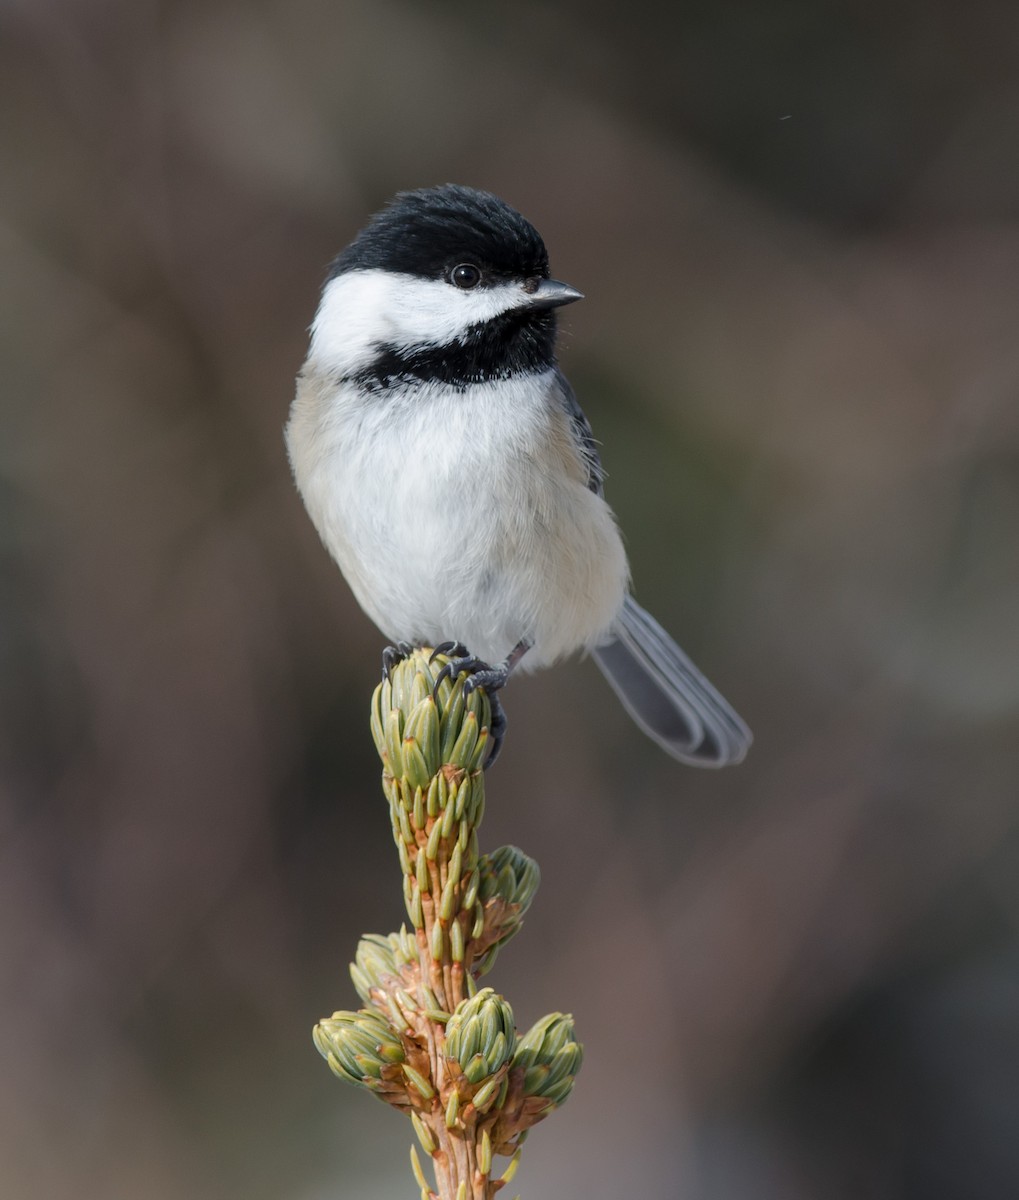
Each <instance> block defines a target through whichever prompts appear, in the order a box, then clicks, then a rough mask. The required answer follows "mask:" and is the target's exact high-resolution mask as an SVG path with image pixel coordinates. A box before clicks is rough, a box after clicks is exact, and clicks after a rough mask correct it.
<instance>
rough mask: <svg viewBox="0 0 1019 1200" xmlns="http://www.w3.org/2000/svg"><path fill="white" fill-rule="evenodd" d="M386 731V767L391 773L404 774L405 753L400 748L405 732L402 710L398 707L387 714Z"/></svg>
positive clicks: (384, 756)
mask: <svg viewBox="0 0 1019 1200" xmlns="http://www.w3.org/2000/svg"><path fill="white" fill-rule="evenodd" d="M384 732H385V738H386V750H385V754H384V755H383V760H384V761H385V764H386V767H387V768H388V770H389V774H390V775H402V774H403V754H402V752H401V749H400V742H401V739H402V734H403V721H402V719H401V716H400V710H399V709H397V708H394V709H392V711H391V712H390V713H389V714H388V715H387V717H386V721H385V725H384Z"/></svg>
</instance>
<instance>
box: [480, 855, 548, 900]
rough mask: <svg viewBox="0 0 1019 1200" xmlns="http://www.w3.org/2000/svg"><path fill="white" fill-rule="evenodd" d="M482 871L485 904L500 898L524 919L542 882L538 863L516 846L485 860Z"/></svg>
mask: <svg viewBox="0 0 1019 1200" xmlns="http://www.w3.org/2000/svg"><path fill="white" fill-rule="evenodd" d="M478 869H479V870H480V872H481V883H480V895H481V898H482V900H491V899H493V898H496V897H497V898H498V899H500V900H502V901H504V902H505V903H506V904H513V905H516V906H517V907H518V909H519V913H518V916H519V917H523V915H524V913H525V912H526V911H527V909H528V908H529V907H530V905H531V901H532V900H533V899H534V895H535V893H536V892H537V890H538V884H539V883H540V882H541V872H540V871H539V870H538V864H537V863H536V862H535V861H534V859H533V858H529V857H528V856H527V855H526V854H525V853H524V852H523V850H518V849H517V847H516V846H500V847H499V849H498V850H493V851H492V853H491V854H484V855H482V856H481V858H480V859H479V860H478Z"/></svg>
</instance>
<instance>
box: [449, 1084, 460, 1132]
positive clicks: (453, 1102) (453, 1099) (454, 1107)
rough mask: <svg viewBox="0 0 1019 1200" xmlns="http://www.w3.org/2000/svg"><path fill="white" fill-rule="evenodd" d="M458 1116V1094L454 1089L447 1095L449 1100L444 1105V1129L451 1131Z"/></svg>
mask: <svg viewBox="0 0 1019 1200" xmlns="http://www.w3.org/2000/svg"><path fill="white" fill-rule="evenodd" d="M459 1115H460V1094H459V1092H457V1090H456V1089H455V1088H454V1089H453V1091H451V1092H450V1094H449V1100H448V1101H447V1103H446V1128H447V1129H452V1128H453V1127H454V1126H455V1125H456V1120H457V1117H458V1116H459Z"/></svg>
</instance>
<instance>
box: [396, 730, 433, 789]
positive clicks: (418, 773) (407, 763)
mask: <svg viewBox="0 0 1019 1200" xmlns="http://www.w3.org/2000/svg"><path fill="white" fill-rule="evenodd" d="M403 777H404V779H406V780H407V781H408V782H409V783H411V784H413V786H414V787H419V788H425V787H427V786H428V781H429V780H430V779H431V775H430V773H429V771H428V763H427V762H425V756H424V755H423V754H422V753H421V747H420V745H419V744H418V740H417V738H413V737H405V738H404V739H403Z"/></svg>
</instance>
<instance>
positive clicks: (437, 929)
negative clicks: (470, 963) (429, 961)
mask: <svg viewBox="0 0 1019 1200" xmlns="http://www.w3.org/2000/svg"><path fill="white" fill-rule="evenodd" d="M445 948H446V938H445V935H444V934H443V932H442V926H441V925H440V924H439V922H438V921H436V922H435V924H434V925H433V926H432V942H431V946H430V949H431V952H432V958H433V959H434V960H435V962H442V952H443V950H445Z"/></svg>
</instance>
